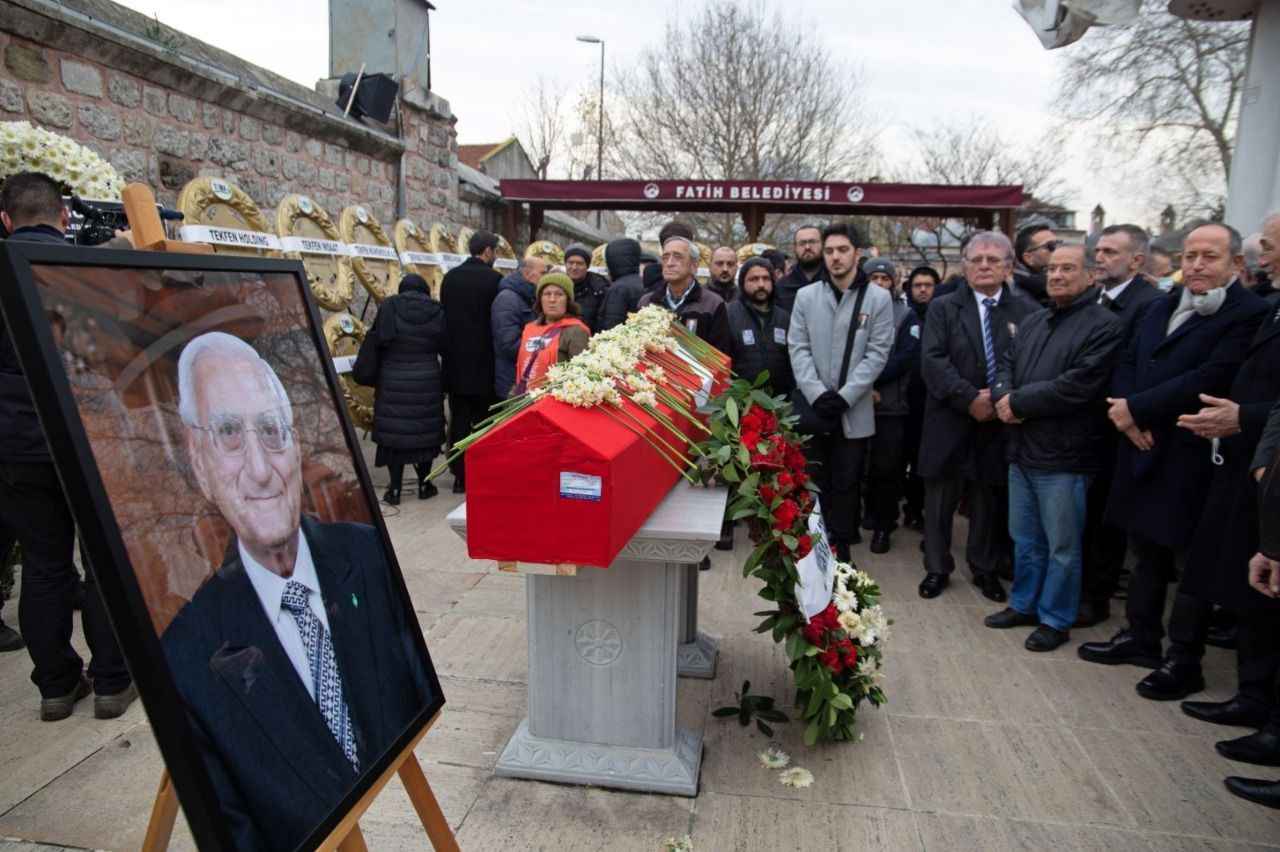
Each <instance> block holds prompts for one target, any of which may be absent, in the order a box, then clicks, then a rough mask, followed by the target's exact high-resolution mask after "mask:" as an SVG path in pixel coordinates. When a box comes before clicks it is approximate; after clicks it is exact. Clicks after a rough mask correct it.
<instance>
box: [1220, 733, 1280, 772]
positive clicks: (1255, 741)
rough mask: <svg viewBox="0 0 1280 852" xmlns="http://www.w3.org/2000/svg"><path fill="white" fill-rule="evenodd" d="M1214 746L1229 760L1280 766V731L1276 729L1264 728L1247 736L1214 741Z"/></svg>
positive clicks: (1256, 764) (1257, 764)
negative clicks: (1277, 731)
mask: <svg viewBox="0 0 1280 852" xmlns="http://www.w3.org/2000/svg"><path fill="white" fill-rule="evenodd" d="M1213 747H1214V748H1216V749H1217V750H1218V754H1220V755H1222V756H1223V757H1225V758H1226V759H1227V760H1235V761H1239V762H1240V763H1252V764H1254V765H1255V766H1280V733H1276V732H1275V731H1269V730H1266V729H1263V730H1261V731H1258V733H1256V734H1249V736H1247V737H1240V738H1238V739H1234V740H1223V741H1222V742H1218V743H1214V744H1213Z"/></svg>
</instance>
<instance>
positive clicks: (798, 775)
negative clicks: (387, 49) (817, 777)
mask: <svg viewBox="0 0 1280 852" xmlns="http://www.w3.org/2000/svg"><path fill="white" fill-rule="evenodd" d="M778 783H780V784H781V785H782V786H784V787H795V788H803V787H808V786H810V785H812V784H813V773H812V772H810V771H809V770H807V769H805V768H803V767H800V766H793V767H791V768H790V769H784V770H782V772H780V773H779V774H778Z"/></svg>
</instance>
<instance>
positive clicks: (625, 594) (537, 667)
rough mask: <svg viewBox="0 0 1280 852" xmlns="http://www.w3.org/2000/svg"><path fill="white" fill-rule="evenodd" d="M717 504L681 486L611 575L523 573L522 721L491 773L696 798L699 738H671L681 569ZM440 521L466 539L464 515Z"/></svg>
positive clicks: (682, 605)
mask: <svg viewBox="0 0 1280 852" xmlns="http://www.w3.org/2000/svg"><path fill="white" fill-rule="evenodd" d="M473 481H474V480H472V479H471V474H470V472H468V482H467V485H468V490H470V486H471V483H472V482H473ZM725 500H726V491H725V489H723V488H712V489H708V488H695V487H691V486H690V485H688V484H687V483H684V482H681V483H680V484H678V485H676V487H675V488H673V489H672V490H671V491H670V493H668V494H667V496H666V498H665V499H663V501H662V502H661V503H660V504H659V505H658V507H657V509H656V510H654V512H653V514H652V515H650V516H649V518H648V520H647V521H645V523H644V525H643V526H642V527H641V528H640V530H639V531H637V532H636V534H635V535H634V536H632V538H631V540H630V541H629V542H628V543H627V544H626V545H625V546H624V547H623V549H622V552H621V553H620V554H619V555H618V558H617V559H615V560H614V561H613V563H612V564H611V565H610V566H609V567H608V568H607V569H604V570H600V569H596V568H581V569H580V570H578V571H577V572H576V573H575V574H574V575H572V576H565V575H564V574H563V573H562V574H555V573H530V574H529V575H528V578H527V579H528V589H527V594H528V608H529V609H528V611H529V716H528V718H526V719H525V720H524V721H522V722H521V723H520V726H519V728H517V729H516V732H515V734H514V735H513V736H512V737H511V739H510V741H509V742H508V743H507V745H506V747H505V748H504V749H503V750H502V755H501V756H500V757H499V758H498V765H497V769H496V771H497V774H498V775H500V776H504V777H512V778H533V779H537V780H542V781H556V782H560V783H569V784H591V785H595V786H600V787H616V788H623V789H629V790H644V791H648V792H653V793H668V794H675V795H680V796H695V795H697V793H698V773H699V770H700V767H701V763H702V732H701V731H695V730H688V729H677V728H676V677H677V671H676V655H677V648H678V645H679V639H680V631H681V629H682V627H683V626H684V625H685V623H686V622H687V595H688V589H689V585H688V575H689V566H690V565H691V564H692V565H694V573H695V574H696V573H697V567H696V563H697V562H698V561H699V560H700V559H702V557H703V556H705V555H706V554H707V553H708V552H709V551H710V550H711V547H712V545H713V544H715V541H716V539H718V538H719V536H720V521H721V519H722V518H723V517H724V508H725ZM448 520H449V525H450V526H451V527H452V528H453V529H454V530H455V531H456V532H458V534H459V535H461V536H463V537H464V538H466V536H467V507H466V505H465V504H464V505H462V506H460V507H459V508H458V509H456V510H455V511H454V512H453V513H452V514H450V515H449V519H448ZM522 567H524V566H522ZM695 579H696V578H695Z"/></svg>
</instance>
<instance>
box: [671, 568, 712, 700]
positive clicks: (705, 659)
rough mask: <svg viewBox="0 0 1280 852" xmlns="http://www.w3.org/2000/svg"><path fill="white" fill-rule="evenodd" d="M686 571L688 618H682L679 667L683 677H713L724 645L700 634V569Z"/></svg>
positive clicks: (685, 615)
mask: <svg viewBox="0 0 1280 852" xmlns="http://www.w3.org/2000/svg"><path fill="white" fill-rule="evenodd" d="M682 568H683V572H684V579H683V582H684V588H685V593H684V617H683V618H681V619H680V647H679V648H678V649H677V656H676V666H677V669H678V671H679V673H680V677H700V678H705V679H709V678H713V677H715V676H716V658H717V656H718V655H719V653H720V646H719V645H718V644H717V643H716V640H714V639H712V638H711V637H710V636H708V635H707V634H705V633H699V632H698V574H699V571H698V566H697V564H696V563H695V564H693V565H685V566H682Z"/></svg>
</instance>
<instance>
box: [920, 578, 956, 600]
mask: <svg viewBox="0 0 1280 852" xmlns="http://www.w3.org/2000/svg"><path fill="white" fill-rule="evenodd" d="M950 584H951V578H950V577H948V576H947V575H946V574H925V575H924V579H923V580H921V581H920V597H922V598H936V597H937V596H938V595H940V594H942V590H943V589H945V588H946V587H947V586H949V585H950Z"/></svg>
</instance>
